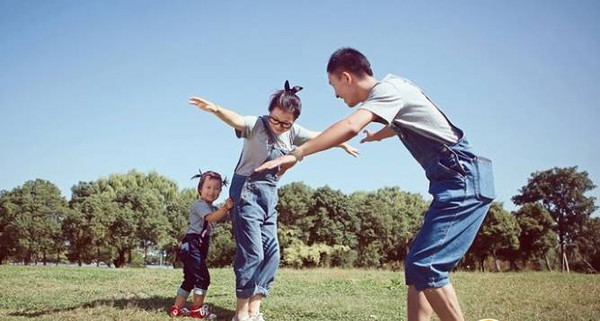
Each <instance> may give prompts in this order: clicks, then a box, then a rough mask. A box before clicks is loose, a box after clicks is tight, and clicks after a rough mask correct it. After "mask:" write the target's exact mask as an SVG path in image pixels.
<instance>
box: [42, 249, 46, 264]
mask: <svg viewBox="0 0 600 321" xmlns="http://www.w3.org/2000/svg"><path fill="white" fill-rule="evenodd" d="M42 262H44V266H46V251H44V254H42Z"/></svg>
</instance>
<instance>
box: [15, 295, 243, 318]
mask: <svg viewBox="0 0 600 321" xmlns="http://www.w3.org/2000/svg"><path fill="white" fill-rule="evenodd" d="M217 296H218V295H217ZM173 300H174V299H173V298H172V297H159V296H153V297H149V298H139V297H133V298H122V299H101V300H95V301H92V302H88V303H85V304H82V305H78V306H74V307H67V308H62V309H45V310H37V311H36V310H29V311H22V312H13V313H10V314H9V315H11V316H16V317H26V318H37V317H41V316H44V315H50V314H55V313H61V312H68V311H73V310H77V309H92V308H96V307H113V308H116V309H120V310H126V309H141V310H144V311H149V312H158V313H164V314H165V316H166V314H167V311H168V309H169V308H170V307H171V305H173ZM206 303H207V304H208V305H209V306H210V308H211V312H212V313H214V314H216V315H217V320H231V318H232V317H233V315H234V312H235V311H233V310H230V309H226V308H223V307H220V306H215V305H213V304H211V302H209V301H208V302H206Z"/></svg>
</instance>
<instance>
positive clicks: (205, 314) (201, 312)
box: [188, 304, 217, 320]
mask: <svg viewBox="0 0 600 321" xmlns="http://www.w3.org/2000/svg"><path fill="white" fill-rule="evenodd" d="M188 316H189V317H192V318H197V319H206V320H213V319H216V318H217V315H216V314H214V313H211V312H210V308H209V307H208V305H207V304H205V305H203V306H201V307H200V308H198V309H191V310H190V314H189V315H188Z"/></svg>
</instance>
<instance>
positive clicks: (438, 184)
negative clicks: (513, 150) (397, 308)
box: [390, 102, 495, 291]
mask: <svg viewBox="0 0 600 321" xmlns="http://www.w3.org/2000/svg"><path fill="white" fill-rule="evenodd" d="M432 103H433V102H432ZM440 112H441V111H440ZM442 114H443V113H442ZM444 117H446V116H445V115H444ZM446 120H448V122H449V123H450V125H451V126H452V127H453V128H454V129H455V130H456V131H457V132H459V134H460V135H459V137H460V138H459V141H458V142H457V143H456V144H453V145H447V144H443V143H440V142H437V141H434V140H433V139H431V138H427V137H424V136H423V135H419V134H417V133H415V132H413V131H411V130H409V129H407V128H400V126H398V125H396V124H392V125H391V126H390V127H391V128H392V129H393V130H394V131H395V132H396V134H397V135H398V137H399V138H400V140H401V141H402V143H404V145H405V146H406V148H407V149H408V150H409V151H410V153H411V154H412V155H413V157H414V158H415V159H416V160H417V161H418V162H419V164H420V165H421V166H422V167H423V169H424V170H425V175H426V176H427V179H428V180H429V193H430V194H431V195H432V196H433V201H432V203H431V205H430V207H429V210H428V211H427V213H426V214H425V218H424V222H423V226H422V227H421V230H420V231H419V232H418V233H417V235H416V236H415V238H414V240H413V241H412V244H411V246H410V250H409V253H408V255H407V257H406V260H405V264H404V265H405V272H404V273H405V276H406V284H407V285H414V286H415V288H416V289H417V290H418V291H421V290H424V289H427V288H440V287H443V286H445V285H447V284H449V283H450V281H449V278H448V272H450V271H451V270H452V269H453V268H454V266H456V264H458V262H459V261H460V259H461V258H462V257H463V256H464V255H465V254H466V252H467V250H468V249H469V247H470V246H471V244H472V243H473V240H474V239H475V236H476V235H477V231H478V230H479V228H480V227H481V224H482V223H483V220H484V218H485V216H486V214H487V212H488V209H489V207H490V205H491V202H492V200H493V199H494V197H495V195H494V178H493V174H492V165H491V161H489V160H488V159H485V158H482V157H478V156H476V155H475V154H474V153H473V151H472V149H471V147H470V146H469V143H468V142H467V139H466V138H465V137H464V134H463V132H462V130H460V129H459V128H458V127H456V126H454V125H453V124H452V123H451V122H450V120H449V119H448V118H447V117H446Z"/></svg>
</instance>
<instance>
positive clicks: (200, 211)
mask: <svg viewBox="0 0 600 321" xmlns="http://www.w3.org/2000/svg"><path fill="white" fill-rule="evenodd" d="M216 210H217V208H216V207H215V206H212V205H210V204H208V203H207V202H205V201H204V200H201V199H198V200H195V201H194V203H192V206H191V207H190V227H189V228H188V230H187V233H186V234H189V233H195V234H201V233H202V229H203V228H204V217H205V216H206V215H208V214H210V213H212V212H214V211H216ZM208 232H210V225H209V227H208Z"/></svg>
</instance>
